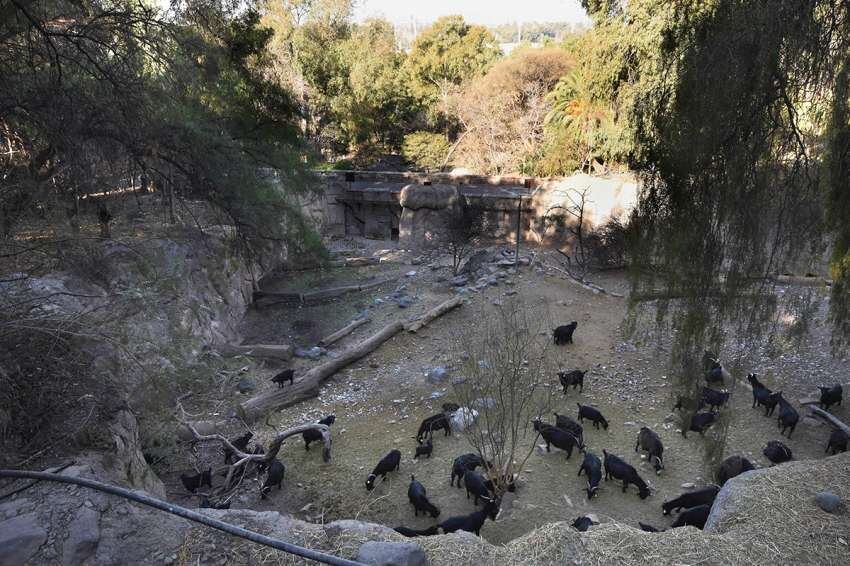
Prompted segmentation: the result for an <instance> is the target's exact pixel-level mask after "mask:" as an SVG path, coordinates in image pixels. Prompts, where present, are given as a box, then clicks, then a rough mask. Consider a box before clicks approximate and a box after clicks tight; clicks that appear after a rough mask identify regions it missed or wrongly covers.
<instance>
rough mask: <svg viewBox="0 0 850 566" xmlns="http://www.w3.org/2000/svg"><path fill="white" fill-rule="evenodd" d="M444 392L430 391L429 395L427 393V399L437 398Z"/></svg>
mask: <svg viewBox="0 0 850 566" xmlns="http://www.w3.org/2000/svg"><path fill="white" fill-rule="evenodd" d="M445 396H446V394H445V393H444V392H442V391H432V392H431V394H430V395H428V399H439V398H440V397H445Z"/></svg>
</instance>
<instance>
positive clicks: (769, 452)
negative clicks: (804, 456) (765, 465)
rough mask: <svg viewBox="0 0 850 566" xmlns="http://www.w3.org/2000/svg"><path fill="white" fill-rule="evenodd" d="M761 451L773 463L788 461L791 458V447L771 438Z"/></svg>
mask: <svg viewBox="0 0 850 566" xmlns="http://www.w3.org/2000/svg"><path fill="white" fill-rule="evenodd" d="M761 453H762V454H764V457H765V458H767V459H768V460H770V461H771V462H773V463H774V464H781V463H783V462H788V461H790V460H791V459H792V458H793V456H792V455H791V449H790V448H788V447H787V446H785V445H784V444H783V443H781V442H779V441H778V440H771V441H770V442H768V443H767V446H765V447H764V450H762V451H761Z"/></svg>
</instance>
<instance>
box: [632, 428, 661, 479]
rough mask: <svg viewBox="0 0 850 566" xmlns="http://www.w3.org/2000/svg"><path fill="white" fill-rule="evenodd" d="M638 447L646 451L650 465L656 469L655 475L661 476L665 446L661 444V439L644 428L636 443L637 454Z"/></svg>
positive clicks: (639, 433)
mask: <svg viewBox="0 0 850 566" xmlns="http://www.w3.org/2000/svg"><path fill="white" fill-rule="evenodd" d="M638 447H640V448H642V449H643V450H646V452H647V456H648V459H649V463H650V464H652V466H653V467H654V468H655V474H656V475H659V474H661V470H663V469H664V460H663V456H664V445H663V444H662V443H661V438H660V437H659V436H658V435H657V434H655V432H653V431H652V430H650V429H649V428H647V427H645V426H643V427H641V429H640V432H638V437H637V442H635V452H637V451H638Z"/></svg>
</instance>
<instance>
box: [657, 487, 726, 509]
mask: <svg viewBox="0 0 850 566" xmlns="http://www.w3.org/2000/svg"><path fill="white" fill-rule="evenodd" d="M719 491H720V486H717V485H707V486H705V487H703V488H701V489H697V490H695V491H689V492H686V493H683V494H682V495H680V496H679V497H677V498H676V499H671V500H670V501H665V502H664V503H662V504H661V511H662V513H664V514H665V515H669V514H670V513H671V512H674V513H675V512H678V511H679V510H680V509H689V508H691V507H697V506H698V505H711V504H712V503H714V500H715V498H716V497H717V493H718V492H719Z"/></svg>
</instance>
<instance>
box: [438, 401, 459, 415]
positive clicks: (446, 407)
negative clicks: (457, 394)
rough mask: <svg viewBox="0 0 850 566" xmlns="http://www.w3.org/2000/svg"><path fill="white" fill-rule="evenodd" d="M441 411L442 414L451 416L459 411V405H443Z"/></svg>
mask: <svg viewBox="0 0 850 566" xmlns="http://www.w3.org/2000/svg"><path fill="white" fill-rule="evenodd" d="M442 409H443V413H445V414H447V415H451V414H452V413H454V412H455V411H457V410H458V409H460V405H458V404H457V403H443V405H442Z"/></svg>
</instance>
